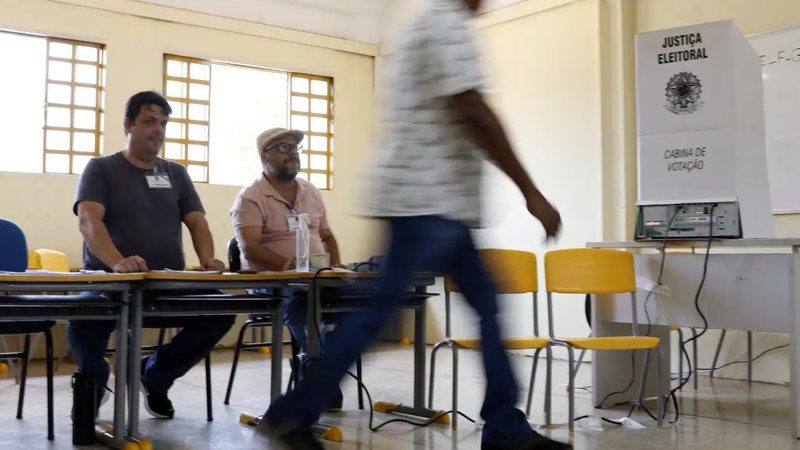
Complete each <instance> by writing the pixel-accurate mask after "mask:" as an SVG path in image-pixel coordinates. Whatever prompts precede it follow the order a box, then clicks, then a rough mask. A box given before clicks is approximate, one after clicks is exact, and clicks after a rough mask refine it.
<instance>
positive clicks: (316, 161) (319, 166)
mask: <svg viewBox="0 0 800 450" xmlns="http://www.w3.org/2000/svg"><path fill="white" fill-rule="evenodd" d="M309 168H311V169H314V170H327V169H328V157H327V156H325V155H311V165H310V166H309Z"/></svg>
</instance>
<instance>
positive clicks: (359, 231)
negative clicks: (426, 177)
mask: <svg viewBox="0 0 800 450" xmlns="http://www.w3.org/2000/svg"><path fill="white" fill-rule="evenodd" d="M67 3H68V2H63V1H58V2H56V1H48V0H24V1H23V0H0V11H3V14H1V15H0V28H3V29H9V30H16V31H22V32H31V33H41V34H46V35H53V36H60V37H68V38H75V39H83V40H88V41H94V42H101V43H104V44H106V46H107V52H108V76H107V80H106V81H107V83H106V84H107V100H106V105H105V108H106V114H105V130H106V131H105V153H106V154H110V153H113V152H115V151H117V150H119V149H121V148H122V147H123V145H124V136H123V133H122V119H123V109H124V104H125V101H126V100H127V99H128V97H129V96H130V95H132V94H134V93H135V92H137V91H139V90H144V89H157V90H161V87H162V58H163V54H164V53H176V54H180V55H187V56H197V57H201V58H209V59H215V60H224V61H230V62H236V63H242V64H250V65H255V66H262V67H270V68H277V69H284V70H292V71H301V72H308V73H316V74H322V75H330V76H333V77H334V79H335V92H334V96H335V101H336V105H335V108H336V110H335V113H336V116H335V117H336V161H335V178H334V185H335V187H334V190H333V191H330V192H324V193H323V198H324V200H325V203H326V206H327V208H328V211H329V215H330V222H331V224H332V228H333V230H334V232H335V234H336V235H337V238H338V240H339V242H340V248H341V249H342V252H343V257H344V259H345V260H348V261H354V260H360V259H362V258H365V257H367V256H369V255H370V254H371V253H372V252H373V248H374V238H373V235H374V233H373V231H374V230H373V226H372V225H371V223H370V222H369V221H366V220H362V219H359V218H358V217H356V216H354V215H353V214H352V213H353V212H355V211H356V210H357V207H358V204H357V202H356V200H355V198H356V194H357V193H358V192H359V191H360V189H361V183H360V179H359V178H358V174H359V173H360V172H361V171H362V170H363V167H364V165H365V164H366V161H367V158H365V157H364V155H365V154H366V153H368V152H369V146H370V142H371V141H372V135H373V127H372V118H373V111H374V105H373V103H374V99H373V57H372V54H374V53H376V52H377V47H374V46H369V45H366V44H360V43H347V42H343V41H342V40H341V39H333V38H325V37H322V36H318V35H310V34H307V33H300V32H294V31H293V32H285V31H283V30H280V29H275V27H266V26H258V25H254V24H252V23H244V22H242V23H237V21H235V20H231V19H223V18H213V17H211V16H204V15H197V14H195V13H189V12H180V11H177V10H171V9H169V8H164V7H157V6H148V5H143V4H133V3H131V2H127V1H125V0H111V1H106V2H104V3H103V4H102V8H100V7H99V6H95V5H93V4H92V3H96V2H92V1H89V0H75V2H74V3H76V4H67ZM127 6H130V7H131V8H134V7H135V11H136V15H132V14H128V13H126V12H124V11H126V9H125V7H127ZM150 16H152V17H158V16H162V17H164V16H165V17H169V18H170V20H158V19H154V18H150ZM65 18H69V19H68V20H65ZM176 21H177V22H178V23H175V22H176ZM237 30H241V32H239V31H237ZM269 36H276V38H271V37H269ZM290 38H296V41H297V42H301V43H293V42H290V41H289V40H287V39H290ZM371 53H372V54H371ZM253 139H254V140H255V136H253ZM0 169H1V168H0ZM77 178H78V177H77V176H73V175H52V174H46V175H41V174H40V175H29V174H15V173H0V191H2V192H4V193H5V194H4V195H3V196H1V197H0V215H1V216H3V217H7V218H9V219H12V220H14V221H16V222H18V223H19V224H20V225H21V226H22V228H23V229H24V231H25V232H26V234H27V237H28V240H29V246H30V247H32V248H40V247H50V248H55V249H59V250H62V251H65V252H67V253H68V254H69V257H70V263H71V264H75V265H78V264H80V261H81V253H80V252H81V243H82V240H81V237H80V235H79V233H78V232H77V222H76V219H75V217H74V216H73V215H72V212H71V205H72V199H73V195H74V192H75V186H76V183H77ZM250 181H252V180H249V179H242V184H246V183H249V182H250ZM197 189H198V192H199V193H200V196H201V198H202V200H203V202H204V205H205V207H206V210H207V215H208V220H209V222H210V225H211V229H212V232H213V234H214V237H215V249H216V254H217V256H218V257H220V258H221V259H223V260H224V259H225V255H226V251H225V244H226V242H227V240H228V238H229V237H230V236H232V234H233V232H232V229H231V225H230V221H229V219H228V209H229V208H230V205H231V204H232V202H233V199H234V197H235V195H236V193H237V192H238V190H239V188H238V187H231V186H216V185H206V184H198V185H197ZM185 235H186V236H185V238H186V239H185V241H186V244H187V245H186V249H187V262H188V263H189V264H195V263H196V256H195V255H194V251H193V249H192V247H191V243H190V241H189V239H188V233H185Z"/></svg>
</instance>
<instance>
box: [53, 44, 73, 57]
mask: <svg viewBox="0 0 800 450" xmlns="http://www.w3.org/2000/svg"><path fill="white" fill-rule="evenodd" d="M50 56H52V57H55V58H67V59H72V45H71V44H64V43H62V42H51V43H50Z"/></svg>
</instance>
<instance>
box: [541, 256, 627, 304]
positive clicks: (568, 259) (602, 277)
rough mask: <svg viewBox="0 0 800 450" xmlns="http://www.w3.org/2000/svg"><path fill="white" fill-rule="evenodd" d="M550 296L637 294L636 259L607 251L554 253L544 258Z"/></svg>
mask: <svg viewBox="0 0 800 450" xmlns="http://www.w3.org/2000/svg"><path fill="white" fill-rule="evenodd" d="M544 273H545V281H546V283H547V292H558V293H562V294H612V293H619V292H635V291H636V274H635V271H634V268H633V255H632V254H631V253H629V252H625V251H619V250H604V249H588V248H586V249H584V248H581V249H568V250H554V251H552V252H548V253H547V254H546V255H544Z"/></svg>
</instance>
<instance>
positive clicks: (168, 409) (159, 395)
mask: <svg viewBox="0 0 800 450" xmlns="http://www.w3.org/2000/svg"><path fill="white" fill-rule="evenodd" d="M146 363H147V358H144V359H142V375H141V388H142V394H143V395H144V407H145V409H147V412H149V413H150V415H151V416H153V417H155V418H156V419H172V418H173V417H175V409H174V408H173V407H172V402H171V401H169V397H167V391H154V390H151V389H148V388H147V380H146V379H145V377H144V369H145V367H147V364H146Z"/></svg>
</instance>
